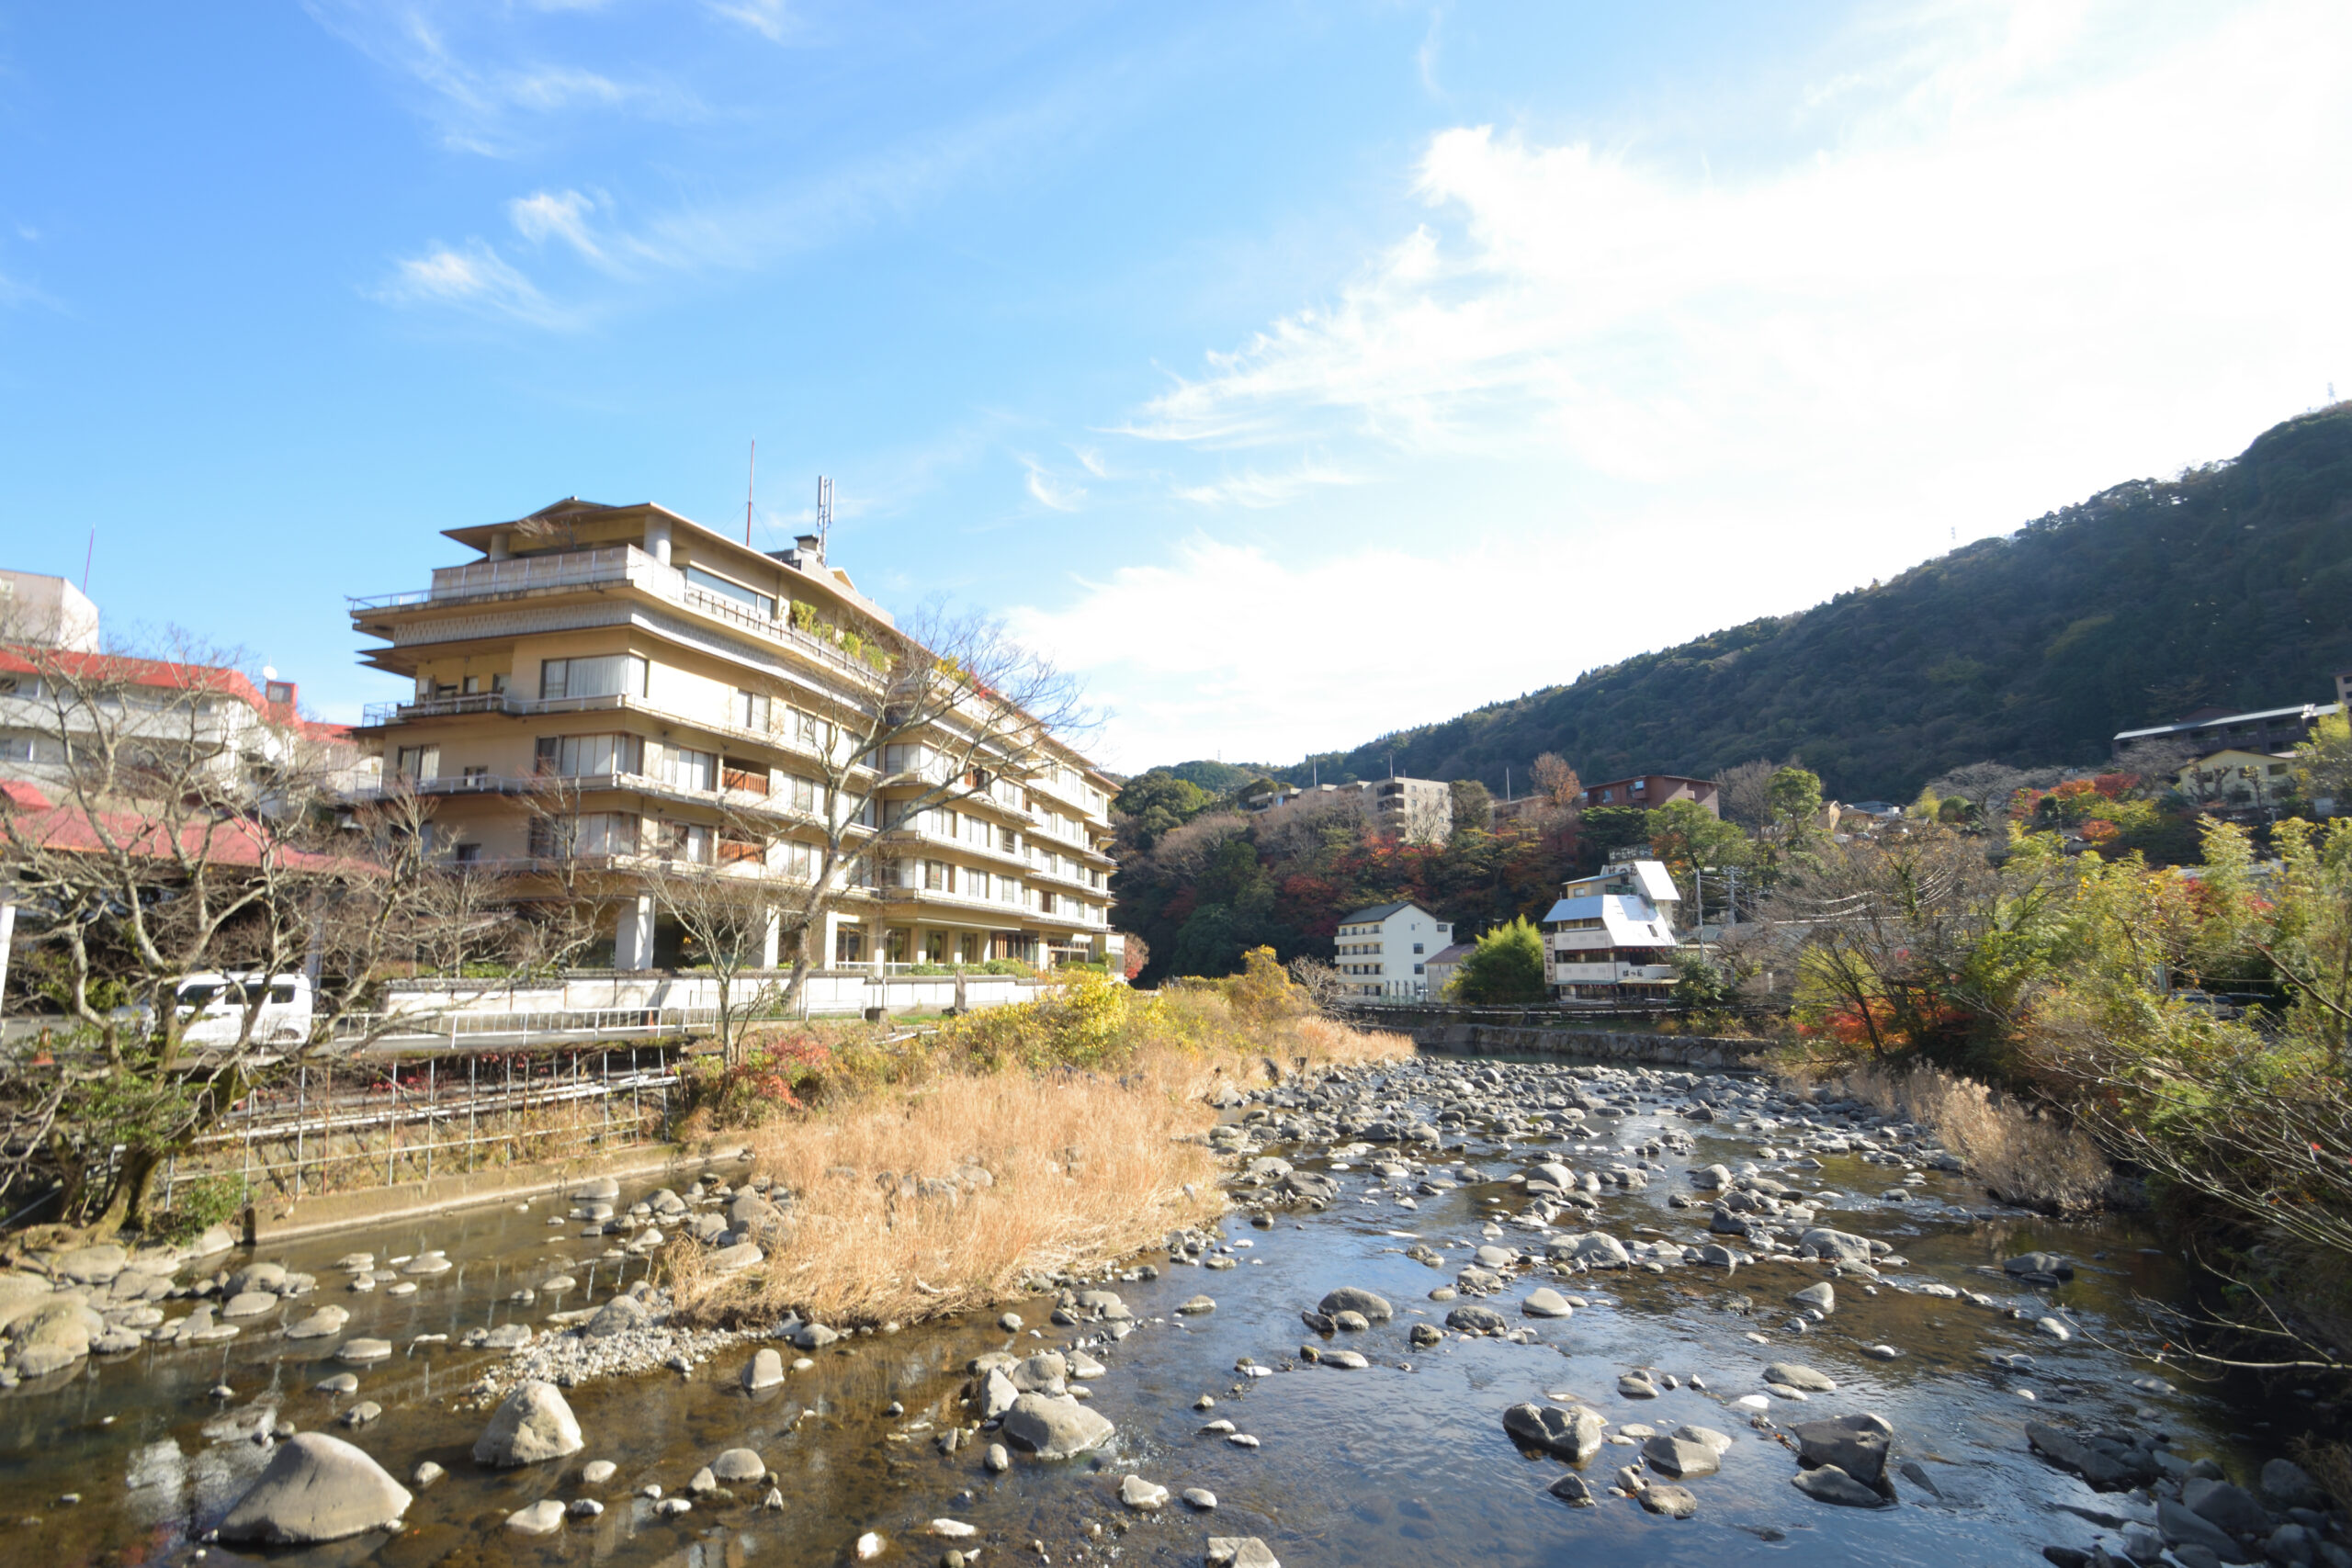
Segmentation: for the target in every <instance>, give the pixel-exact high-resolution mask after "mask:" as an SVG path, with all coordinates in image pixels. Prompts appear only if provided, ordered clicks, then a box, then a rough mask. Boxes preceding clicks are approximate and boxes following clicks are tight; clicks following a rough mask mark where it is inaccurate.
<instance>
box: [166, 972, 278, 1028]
mask: <svg viewBox="0 0 2352 1568" xmlns="http://www.w3.org/2000/svg"><path fill="white" fill-rule="evenodd" d="M264 986H266V987H267V988H268V994H267V995H266V996H265V997H263V998H262V1000H261V1011H260V1013H259V1014H258V1015H257V1016H256V1017H255V1018H254V1032H253V1037H252V1039H253V1043H254V1044H256V1045H282V1044H288V1043H291V1044H300V1043H302V1042H304V1041H306V1040H308V1039H310V1037H311V982H310V979H309V977H308V976H301V975H280V976H277V978H275V979H273V980H268V981H265V980H263V978H262V977H261V976H259V975H257V974H239V975H218V974H213V975H187V976H182V977H181V979H180V983H179V987H178V989H177V992H176V995H177V998H178V1001H179V1015H180V1038H181V1039H182V1040H183V1041H185V1042H187V1043H188V1044H190V1045H234V1044H235V1043H237V1037H238V1035H239V1033H240V1032H242V1031H243V1028H244V1023H245V1021H244V1012H245V1009H246V1007H247V1006H248V1005H250V1004H251V1002H252V1000H253V993H254V991H256V990H259V989H261V988H262V987H264Z"/></svg>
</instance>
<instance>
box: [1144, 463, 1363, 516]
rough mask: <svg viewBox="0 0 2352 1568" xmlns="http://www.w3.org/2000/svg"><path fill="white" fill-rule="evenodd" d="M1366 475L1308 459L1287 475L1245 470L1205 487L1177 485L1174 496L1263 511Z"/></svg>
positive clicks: (1253, 469)
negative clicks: (1313, 491)
mask: <svg viewBox="0 0 2352 1568" xmlns="http://www.w3.org/2000/svg"><path fill="white" fill-rule="evenodd" d="M1366 478H1367V476H1366V475H1363V474H1361V473H1355V472H1351V471H1349V470H1347V469H1344V468H1334V467H1332V466H1331V465H1329V464H1328V463H1324V462H1321V461H1318V460H1317V459H1316V458H1312V457H1309V458H1307V459H1306V461H1304V462H1302V463H1301V464H1300V465H1299V466H1298V467H1297V468H1293V469H1291V470H1290V471H1288V472H1286V473H1271V474H1270V473H1261V472H1260V471H1259V470H1258V469H1256V468H1244V469H1243V470H1241V471H1240V472H1239V473H1233V474H1227V475H1225V476H1224V477H1222V478H1220V479H1212V480H1210V481H1208V482H1207V483H1205V484H1189V485H1186V484H1180V485H1178V486H1177V487H1176V494H1177V495H1178V496H1179V497H1180V498H1181V499H1182V500H1185V501H1190V502H1198V503H1200V504H1201V505H1204V506H1244V507H1250V508H1263V507H1269V506H1280V505H1283V503H1284V502H1290V501H1295V500H1296V499H1297V498H1298V497H1299V496H1301V495H1303V494H1305V493H1306V491H1311V490H1317V489H1322V488H1325V487H1328V486H1332V485H1359V484H1363V483H1364V482H1365V480H1366Z"/></svg>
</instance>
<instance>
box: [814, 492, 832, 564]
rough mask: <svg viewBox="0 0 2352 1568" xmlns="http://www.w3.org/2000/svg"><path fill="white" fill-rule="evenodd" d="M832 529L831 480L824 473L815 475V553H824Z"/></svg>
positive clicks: (829, 540)
mask: <svg viewBox="0 0 2352 1568" xmlns="http://www.w3.org/2000/svg"><path fill="white" fill-rule="evenodd" d="M832 531H833V481H832V480H831V479H827V478H826V477H825V476H824V475H822V474H819V475H818V476H817V553H818V554H819V555H820V556H822V555H824V554H825V547H826V546H827V545H828V544H830V543H831V537H830V536H831V534H832Z"/></svg>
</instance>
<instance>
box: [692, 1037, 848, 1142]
mask: <svg viewBox="0 0 2352 1568" xmlns="http://www.w3.org/2000/svg"><path fill="white" fill-rule="evenodd" d="M832 1065H833V1053H832V1049H831V1047H830V1046H828V1045H827V1044H825V1043H824V1042H822V1041H820V1040H817V1039H815V1038H813V1037H811V1036H808V1035H796V1036H793V1037H791V1038H789V1039H786V1040H767V1041H759V1042H752V1041H746V1042H745V1043H744V1050H743V1059H742V1060H741V1061H740V1062H738V1063H736V1064H735V1065H734V1066H726V1065H725V1064H723V1063H722V1062H721V1061H719V1060H718V1058H716V1057H710V1058H703V1059H698V1060H696V1061H694V1062H691V1063H689V1064H688V1065H687V1066H686V1070H685V1073H684V1078H685V1085H684V1087H685V1090H686V1111H687V1113H688V1114H689V1115H692V1114H695V1113H696V1112H701V1113H704V1114H706V1115H707V1118H708V1122H709V1126H710V1128H711V1130H712V1131H714V1132H723V1131H729V1130H733V1129H737V1128H744V1127H757V1126H760V1125H761V1124H763V1122H767V1121H768V1120H769V1119H770V1118H772V1117H774V1116H775V1115H776V1114H777V1113H778V1112H779V1111H798V1110H800V1109H802V1108H803V1107H804V1106H806V1105H807V1104H808V1102H809V1100H813V1099H814V1098H816V1096H817V1095H818V1094H820V1092H822V1090H823V1089H824V1087H825V1080H826V1077H827V1076H828V1074H829V1071H830V1070H831V1067H832Z"/></svg>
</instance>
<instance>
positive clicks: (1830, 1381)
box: [1764, 1361, 1838, 1393]
mask: <svg viewBox="0 0 2352 1568" xmlns="http://www.w3.org/2000/svg"><path fill="white" fill-rule="evenodd" d="M1764 1381H1765V1382H1776V1383H1779V1384H1780V1385H1781V1387H1782V1388H1792V1389H1795V1390H1797V1391H1798V1392H1799V1393H1831V1392H1833V1391H1835V1390H1836V1388H1837V1387H1838V1382H1837V1380H1836V1379H1834V1378H1832V1377H1829V1376H1828V1375H1827V1374H1826V1373H1822V1372H1816V1371H1814V1370H1813V1369H1812V1368H1811V1367H1808V1366H1805V1365H1804V1364H1802V1363H1801V1362H1797V1361H1775V1362H1773V1363H1772V1364H1771V1365H1770V1366H1769V1367H1767V1368H1765V1369H1764Z"/></svg>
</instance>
